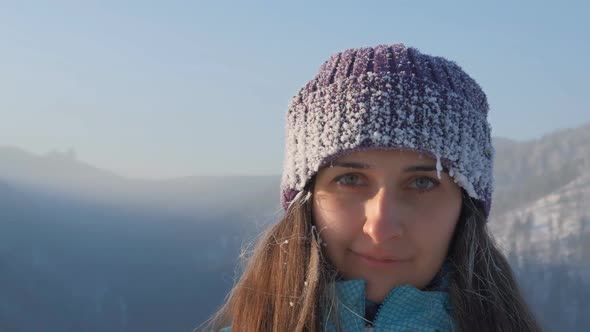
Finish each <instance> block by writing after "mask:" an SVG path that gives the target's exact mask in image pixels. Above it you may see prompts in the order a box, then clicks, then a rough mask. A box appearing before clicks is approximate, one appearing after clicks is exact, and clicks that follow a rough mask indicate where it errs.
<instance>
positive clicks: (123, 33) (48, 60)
mask: <svg viewBox="0 0 590 332" xmlns="http://www.w3.org/2000/svg"><path fill="white" fill-rule="evenodd" d="M589 10H590V5H588V2H587V1H586V2H583V1H577V2H574V1H559V2H558V1H538V0H537V1H528V0H527V1H510V2H508V1H487V2H483V1H479V2H476V1H452V0H449V1H420V0H412V1H410V0H404V1H370V0H367V1H344V0H341V1H290V2H287V1H281V2H278V1H274V2H270V1H256V2H255V1H233V2H229V1H160V2H155V1H146V0H144V1H18V2H17V1H12V2H8V1H1V0H0V119H2V120H1V121H0V146H1V145H3V146H14V147H19V148H22V149H24V150H26V151H29V152H32V153H36V154H46V153H48V152H50V151H54V150H55V151H67V150H70V149H73V150H74V151H75V152H76V155H77V158H78V159H79V160H81V161H83V162H86V163H88V164H92V165H94V166H96V167H99V168H103V169H107V170H111V171H113V172H115V173H118V174H120V175H124V176H128V177H133V178H149V179H164V178H174V177H183V176H191V175H266V174H280V173H281V169H282V162H283V156H284V152H283V148H284V146H283V145H284V127H285V114H286V111H287V106H288V102H289V100H290V99H291V97H292V96H293V95H294V94H296V93H297V91H298V89H299V88H300V87H301V86H303V85H304V84H305V82H307V81H308V80H310V79H311V78H313V76H314V75H315V74H316V73H317V71H318V69H319V66H320V65H321V64H322V63H323V62H324V61H325V60H326V59H327V58H328V57H329V56H330V55H331V54H333V53H336V52H339V51H342V50H344V49H346V48H351V47H363V46H374V45H377V44H393V43H398V42H403V43H405V44H406V45H408V46H413V47H416V48H418V49H419V50H421V51H422V52H424V53H427V54H432V55H438V56H443V57H445V58H448V59H451V60H454V61H456V62H457V63H458V64H459V65H460V66H461V67H462V68H463V69H464V70H465V71H466V72H467V73H469V75H470V76H472V77H473V78H475V80H476V81H477V82H478V83H479V84H480V85H481V86H482V88H483V89H484V91H485V92H486V94H487V96H488V101H489V104H490V107H491V110H490V114H489V120H490V123H491V125H492V135H493V136H501V137H506V138H511V139H514V140H520V141H522V140H531V139H536V138H539V137H541V136H543V135H546V134H549V133H551V132H552V131H555V130H559V129H563V128H571V127H578V126H581V125H582V124H585V123H589V122H590V99H589V98H588V93H587V89H588V87H589V84H588V78H589V77H590V65H589V60H588V59H590V34H589V33H588V31H590V23H589V22H590V20H588V19H587V15H588V12H589Z"/></svg>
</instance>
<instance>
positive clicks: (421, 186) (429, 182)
mask: <svg viewBox="0 0 590 332" xmlns="http://www.w3.org/2000/svg"><path fill="white" fill-rule="evenodd" d="M437 185H438V181H436V180H433V179H431V178H429V177H421V178H417V179H416V180H414V182H413V187H414V188H416V189H418V190H419V191H426V190H430V189H432V188H434V187H435V186H437Z"/></svg>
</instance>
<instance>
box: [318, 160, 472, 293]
mask: <svg viewBox="0 0 590 332" xmlns="http://www.w3.org/2000/svg"><path fill="white" fill-rule="evenodd" d="M440 174H441V178H440V179H439V178H438V176H437V171H436V160H434V159H432V158H430V157H427V156H425V155H421V154H419V153H417V152H411V151H393V150H389V151H387V150H367V151H358V152H353V153H351V154H348V155H345V156H343V157H341V158H339V159H336V160H335V161H334V162H333V163H332V166H331V167H327V168H323V169H321V170H320V171H319V172H318V174H317V176H316V182H315V186H314V191H313V218H314V222H315V225H316V227H317V228H318V231H319V232H320V237H321V239H322V241H323V242H325V244H326V246H325V248H324V250H325V253H326V255H327V256H328V258H329V260H330V261H331V263H332V264H333V265H334V266H335V267H336V268H337V269H338V271H339V272H340V273H341V274H342V275H343V277H344V278H345V279H365V280H366V281H367V297H368V298H369V299H370V300H372V301H375V302H381V301H383V299H384V298H385V296H386V295H387V294H388V293H389V292H390V291H391V290H392V289H393V288H394V287H395V286H398V285H403V284H410V285H414V286H415V287H417V288H423V287H425V286H426V285H427V284H428V283H429V282H430V281H431V280H432V278H434V276H435V275H436V273H437V272H438V271H439V269H440V268H441V266H442V263H443V261H444V259H445V257H446V255H447V250H448V247H449V243H450V241H451V237H452V235H453V231H454V229H455V225H456V223H457V220H458V219H459V214H460V211H461V203H462V195H461V189H460V187H459V186H458V185H457V184H455V183H454V182H453V179H452V178H451V177H450V176H449V175H448V174H447V172H446V171H442V172H441V173H440Z"/></svg>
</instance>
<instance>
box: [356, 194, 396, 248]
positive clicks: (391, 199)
mask: <svg viewBox="0 0 590 332" xmlns="http://www.w3.org/2000/svg"><path fill="white" fill-rule="evenodd" d="M401 212H402V211H401V204H399V203H396V198H395V193H394V192H393V191H392V190H388V189H386V188H381V189H380V190H379V191H378V192H377V193H376V194H375V195H374V196H373V197H371V198H370V199H368V200H367V201H366V206H365V224H364V225H363V231H364V232H365V234H367V235H368V236H369V237H370V238H371V239H372V240H373V242H375V243H382V242H385V241H387V240H390V239H392V238H396V237H401V236H402V235H403V233H404V225H403V224H402V219H403V216H402V213H401Z"/></svg>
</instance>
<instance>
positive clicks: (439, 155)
mask: <svg viewBox="0 0 590 332" xmlns="http://www.w3.org/2000/svg"><path fill="white" fill-rule="evenodd" d="M488 110H489V106H488V103H487V98H486V96H485V94H484V92H483V91H482V89H481V88H480V86H479V85H478V84H477V83H476V82H475V81H474V80H473V79H472V78H471V77H469V76H468V75H467V74H466V73H465V72H464V71H463V70H462V69H461V68H460V67H459V66H458V65H457V64H455V63H454V62H452V61H449V60H446V59H444V58H441V57H434V56H430V55H426V54H422V53H420V52H419V51H418V50H417V49H415V48H408V47H406V46H404V45H403V44H395V45H379V46H376V47H370V48H357V49H348V50H345V51H344V52H341V53H337V54H335V55H333V56H331V57H330V59H329V60H328V61H326V62H325V63H324V64H323V65H322V66H321V68H320V70H319V73H318V74H317V76H316V77H315V78H313V79H312V80H311V81H309V82H308V83H307V84H306V85H305V86H304V87H303V88H301V90H300V91H299V93H298V94H297V95H295V96H294V97H293V99H292V100H291V102H290V104H289V109H288V112H287V124H286V148H285V159H284V165H283V175H282V179H281V203H282V206H283V208H284V209H285V210H286V209H287V208H288V207H289V204H290V203H291V202H292V201H293V200H294V198H295V196H296V195H297V193H299V192H301V191H302V190H303V189H304V187H305V185H306V184H307V183H308V181H309V180H310V179H311V178H312V177H313V175H314V174H315V173H316V172H317V171H318V170H319V169H320V167H322V166H323V165H325V164H327V163H329V162H330V161H331V160H333V159H335V158H337V157H339V156H341V155H343V154H346V153H349V152H352V151H358V150H364V149H371V148H381V149H404V150H413V151H417V152H421V153H426V154H428V155H430V156H432V157H433V158H436V160H437V168H438V169H440V168H441V165H442V166H444V167H445V168H447V169H448V170H449V175H450V176H451V177H453V179H454V180H455V182H456V183H457V184H459V185H460V186H461V187H462V188H463V189H464V190H465V192H466V193H467V194H469V196H471V197H472V198H474V199H477V200H479V201H481V202H482V203H483V204H484V207H485V215H486V216H488V215H489V211H490V208H491V203H492V202H491V201H492V191H493V175H492V164H493V157H494V149H493V147H492V144H491V127H490V125H489V123H488V121H487V113H488Z"/></svg>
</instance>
